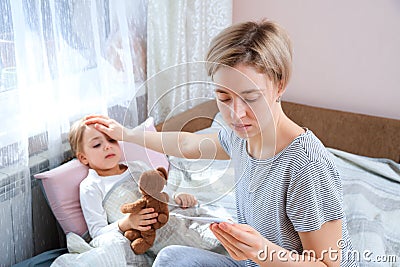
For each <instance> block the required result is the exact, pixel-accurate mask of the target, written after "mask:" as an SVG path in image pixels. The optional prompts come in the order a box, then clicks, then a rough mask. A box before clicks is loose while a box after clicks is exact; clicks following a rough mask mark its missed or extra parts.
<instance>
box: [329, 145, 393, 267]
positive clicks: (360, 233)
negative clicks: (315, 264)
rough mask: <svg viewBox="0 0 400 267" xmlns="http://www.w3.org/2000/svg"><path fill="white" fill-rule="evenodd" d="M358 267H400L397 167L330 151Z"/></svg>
mask: <svg viewBox="0 0 400 267" xmlns="http://www.w3.org/2000/svg"><path fill="white" fill-rule="evenodd" d="M329 151H330V152H331V153H332V157H333V158H334V160H335V163H336V165H337V167H338V169H339V172H340V174H341V177H342V183H343V193H344V204H345V213H346V217H347V223H348V228H349V233H350V236H351V239H352V242H353V246H354V249H355V250H356V251H357V253H359V256H360V266H400V230H399V225H400V164H398V163H396V162H394V161H392V160H389V159H377V158H368V157H363V156H358V155H354V154H351V153H347V152H344V151H340V150H335V149H329Z"/></svg>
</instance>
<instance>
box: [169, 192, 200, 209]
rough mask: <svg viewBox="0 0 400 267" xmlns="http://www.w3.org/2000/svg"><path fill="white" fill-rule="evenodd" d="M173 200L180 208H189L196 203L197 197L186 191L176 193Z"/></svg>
mask: <svg viewBox="0 0 400 267" xmlns="http://www.w3.org/2000/svg"><path fill="white" fill-rule="evenodd" d="M174 200H175V203H176V204H178V205H179V206H180V207H181V208H190V207H194V206H195V205H197V199H196V198H195V197H194V196H193V195H191V194H187V193H179V194H176V195H175V199H174Z"/></svg>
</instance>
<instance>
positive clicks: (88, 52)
mask: <svg viewBox="0 0 400 267" xmlns="http://www.w3.org/2000/svg"><path fill="white" fill-rule="evenodd" d="M0 17H1V18H0V22H1V23H0V34H1V36H0V39H1V40H0V71H1V79H0V121H1V124H0V251H1V252H2V253H0V265H2V266H3V265H4V266H9V265H12V264H14V263H16V262H19V261H21V260H23V259H25V258H27V257H30V256H32V254H33V251H34V248H33V244H34V242H33V240H32V239H33V237H32V236H33V235H32V231H33V230H34V229H33V227H32V216H36V214H32V206H31V205H32V204H31V201H32V194H31V175H33V174H34V172H38V171H42V170H43V169H46V168H53V167H55V166H57V165H59V164H60V163H61V162H62V161H63V160H65V159H66V156H65V152H66V151H67V149H68V148H69V146H68V143H67V141H66V135H67V133H68V131H69V127H70V123H71V122H72V121H74V120H76V119H78V118H80V117H82V116H83V115H86V114H89V113H102V114H108V115H110V116H111V117H114V118H116V119H117V120H119V121H121V122H122V121H125V123H127V124H131V125H136V124H137V123H138V121H139V120H140V118H143V117H144V116H145V115H143V114H140V112H138V110H137V108H136V107H137V105H136V99H137V97H138V96H137V92H136V88H137V87H138V85H140V84H141V83H143V81H144V79H145V78H146V76H145V64H144V62H145V53H146V17H147V1H146V0H137V1H130V0H125V1H121V0H118V1H111V0H87V1H80V0H69V1H64V0H1V1H0ZM141 97H142V98H143V96H141ZM143 99H144V100H145V97H144V98H143ZM141 102H142V101H141ZM128 108H129V112H127V111H128ZM32 183H34V182H33V181H32Z"/></svg>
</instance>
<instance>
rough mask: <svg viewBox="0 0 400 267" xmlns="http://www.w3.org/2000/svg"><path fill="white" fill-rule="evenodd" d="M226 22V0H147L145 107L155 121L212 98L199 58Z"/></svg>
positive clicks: (229, 18) (229, 5)
mask: <svg viewBox="0 0 400 267" xmlns="http://www.w3.org/2000/svg"><path fill="white" fill-rule="evenodd" d="M231 23H232V0H163V1H159V0H149V6H148V28H147V36H148V45H147V49H148V53H147V55H148V57H147V75H148V77H149V79H148V82H147V88H148V110H149V113H150V114H151V115H152V116H154V117H155V119H156V121H157V122H160V121H163V120H164V119H165V118H167V117H168V116H171V115H174V114H176V113H179V112H182V111H184V110H187V109H188V108H191V107H193V106H194V105H197V104H199V102H204V101H206V100H207V99H210V98H213V97H214V96H213V92H212V90H211V89H210V86H208V85H207V82H209V80H208V78H207V75H206V72H205V66H204V63H201V62H199V61H204V59H205V56H206V52H207V49H208V46H209V43H210V41H211V39H212V38H213V37H214V36H215V35H216V34H218V33H219V32H220V31H221V30H222V29H223V28H225V27H227V26H229V25H230V24H231ZM160 72H161V73H160Z"/></svg>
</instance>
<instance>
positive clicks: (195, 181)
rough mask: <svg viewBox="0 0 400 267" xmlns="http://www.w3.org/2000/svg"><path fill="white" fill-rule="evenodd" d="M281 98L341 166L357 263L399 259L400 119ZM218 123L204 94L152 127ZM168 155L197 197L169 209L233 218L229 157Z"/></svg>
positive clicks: (176, 186)
mask: <svg viewBox="0 0 400 267" xmlns="http://www.w3.org/2000/svg"><path fill="white" fill-rule="evenodd" d="M282 106H283V109H284V110H285V112H286V114H287V115H288V116H289V117H290V118H292V119H293V120H294V121H295V122H297V123H298V124H299V125H301V126H304V127H307V128H309V129H310V130H312V131H313V132H314V133H315V134H316V135H317V136H318V137H319V138H320V139H321V141H322V142H323V143H324V144H325V145H326V146H327V147H328V150H329V152H330V154H331V156H332V157H333V159H334V161H335V163H336V165H337V167H338V169H339V172H340V173H341V177H342V182H343V190H344V202H345V213H346V216H347V220H348V228H349V233H350V235H351V238H352V241H353V245H354V249H355V251H356V252H359V254H358V255H359V256H360V265H361V266H375V265H376V266H399V263H398V262H400V231H398V225H399V224H400V194H399V192H400V164H399V161H400V135H399V134H398V133H399V132H400V121H399V120H393V119H386V118H378V117H373V116H366V115H361V114H354V113H349V112H342V111H335V110H328V109H322V108H316V107H311V106H306V105H301V104H296V103H289V102H283V103H282ZM222 124H223V121H222V119H221V116H220V114H219V113H218V109H217V106H216V102H215V101H209V102H205V103H203V104H200V105H198V106H196V107H194V108H192V109H190V110H188V111H186V112H184V113H181V114H178V115H176V116H174V117H172V118H171V119H169V120H167V121H165V122H163V123H161V124H159V125H156V126H155V128H156V129H154V130H157V131H187V132H199V133H210V132H217V131H218V130H219V129H220V127H221V126H222ZM168 163H169V179H168V184H169V185H168V186H169V187H171V190H172V191H177V192H179V191H185V192H189V193H192V194H194V195H195V196H196V197H197V198H198V200H199V203H200V206H199V207H197V208H194V209H187V210H178V211H176V210H174V211H173V212H175V213H180V214H183V215H188V216H218V217H223V218H231V219H233V220H236V212H235V199H234V186H235V184H234V179H232V178H233V166H232V165H231V162H230V161H226V160H187V159H180V158H176V157H169V158H168ZM164 164H165V163H164ZM79 168H80V167H79ZM80 171H81V173H80V174H79V175H83V174H84V171H83V172H82V170H80ZM68 173H71V169H69V170H68ZM37 178H38V177H37ZM47 178H49V177H47ZM60 178H61V179H60V180H64V181H65V180H66V177H60ZM78 184H79V183H78ZM46 194H47V195H48V194H49V192H47V191H46ZM56 217H57V216H56ZM186 227H187V228H188V229H190V230H191V231H192V230H193V231H194V232H196V233H197V234H198V235H199V236H200V238H201V239H199V240H201V241H200V242H202V243H204V246H205V247H207V246H208V247H209V248H210V249H212V250H214V251H217V252H219V253H226V251H224V249H223V248H222V246H220V244H218V241H217V240H216V239H215V237H214V236H213V235H212V234H211V232H210V231H209V229H208V225H206V224H201V223H198V222H195V221H187V222H186ZM82 233H83V232H82ZM157 249H160V248H157ZM364 252H370V253H367V255H364V254H363V253H364Z"/></svg>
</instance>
